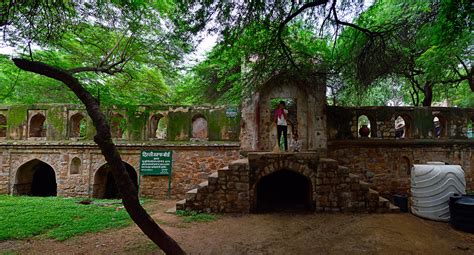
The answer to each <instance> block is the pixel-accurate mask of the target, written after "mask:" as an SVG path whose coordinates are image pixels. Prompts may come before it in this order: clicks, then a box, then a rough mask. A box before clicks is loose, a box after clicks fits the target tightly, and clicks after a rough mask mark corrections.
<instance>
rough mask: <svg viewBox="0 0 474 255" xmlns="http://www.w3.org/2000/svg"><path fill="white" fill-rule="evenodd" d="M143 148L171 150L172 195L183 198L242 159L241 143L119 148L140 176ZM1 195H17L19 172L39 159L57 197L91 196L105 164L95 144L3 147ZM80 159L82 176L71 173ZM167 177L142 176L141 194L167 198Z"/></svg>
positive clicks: (0, 180) (126, 160)
mask: <svg viewBox="0 0 474 255" xmlns="http://www.w3.org/2000/svg"><path fill="white" fill-rule="evenodd" d="M142 149H157V150H172V151H173V175H172V196H173V197H177V198H180V197H183V195H184V193H185V191H187V190H189V189H192V188H194V187H196V186H197V184H199V183H200V182H202V181H203V180H206V179H207V176H208V175H209V174H210V173H212V172H213V171H217V169H219V168H222V167H224V166H226V165H227V164H228V163H229V162H231V161H232V160H235V159H237V158H238V157H239V155H238V144H221V145H194V146H187V145H186V146H176V145H161V146H156V145H153V146H150V145H149V146H136V145H128V146H119V150H120V151H121V154H122V158H123V160H124V162H126V163H127V164H129V165H130V166H132V167H133V169H134V170H135V171H136V173H137V175H138V174H139V173H138V171H139V164H140V162H139V159H140V151H141V150H142ZM0 151H2V153H1V154H0V166H1V171H0V193H2V194H14V193H15V191H14V185H15V183H16V177H17V171H18V169H20V167H21V166H22V165H25V164H26V163H28V162H30V161H31V160H35V159H37V160H40V161H42V162H45V163H47V164H48V165H50V166H51V167H52V168H53V169H54V171H55V174H56V181H57V185H58V188H57V189H58V196H82V197H92V195H93V187H94V177H95V174H96V172H97V170H98V169H99V168H100V167H101V166H103V165H104V164H105V163H106V162H105V160H104V158H103V156H102V154H101V153H100V151H99V150H98V149H97V147H96V146H95V145H93V144H88V145H84V144H80V145H71V144H69V145H64V144H63V145H61V144H35V145H31V144H28V145H18V144H17V145H15V146H5V145H0ZM76 157H77V158H79V159H80V160H81V167H80V169H79V173H77V174H71V173H70V166H71V161H72V159H73V158H76ZM167 190H168V177H167V176H142V177H141V180H140V192H141V195H142V196H145V197H155V198H158V197H159V198H163V197H165V196H166V195H167Z"/></svg>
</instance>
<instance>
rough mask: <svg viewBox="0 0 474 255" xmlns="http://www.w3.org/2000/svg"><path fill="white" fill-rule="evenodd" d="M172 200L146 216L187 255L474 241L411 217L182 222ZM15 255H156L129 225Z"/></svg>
mask: <svg viewBox="0 0 474 255" xmlns="http://www.w3.org/2000/svg"><path fill="white" fill-rule="evenodd" d="M172 205H173V201H163V202H160V203H158V202H151V203H149V204H148V206H147V207H148V210H150V211H152V212H155V213H154V214H153V217H154V218H155V219H156V220H157V221H158V222H160V223H161V224H162V225H163V227H164V229H165V230H166V231H167V232H168V233H169V234H170V235H172V236H173V237H174V238H176V240H177V241H178V242H179V243H180V244H181V245H182V246H183V248H184V249H185V250H186V251H187V252H188V253H189V254H473V253H474V235H471V234H467V233H462V232H459V231H456V230H453V229H452V228H451V227H450V226H449V225H448V224H446V223H439V222H433V221H428V220H423V219H420V218H417V217H415V216H413V215H410V214H306V215H305V214H300V215H294V214H265V215H224V216H220V217H219V219H218V220H217V221H214V222H209V223H183V222H182V219H181V218H179V217H176V216H175V215H171V214H166V213H165V211H166V209H167V208H169V207H171V206H172ZM0 250H2V251H11V252H18V253H21V254H161V252H160V251H159V250H157V249H156V248H155V247H154V245H153V244H152V243H151V242H150V241H148V239H147V238H146V237H145V236H144V235H143V234H142V233H141V232H140V230H139V229H138V228H137V227H135V226H130V227H127V228H124V229H119V230H111V231H108V232H101V233H97V234H87V235H84V236H79V237H75V238H72V239H69V240H67V241H64V242H58V241H53V240H48V239H41V238H33V239H30V240H26V241H25V240H23V241H6V242H0Z"/></svg>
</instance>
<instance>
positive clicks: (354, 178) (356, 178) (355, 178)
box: [349, 173, 360, 182]
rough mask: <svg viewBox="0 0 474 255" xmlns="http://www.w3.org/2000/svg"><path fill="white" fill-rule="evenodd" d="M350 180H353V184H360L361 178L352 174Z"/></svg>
mask: <svg viewBox="0 0 474 255" xmlns="http://www.w3.org/2000/svg"><path fill="white" fill-rule="evenodd" d="M349 178H351V180H352V181H353V182H359V181H360V178H359V176H358V175H357V174H351V173H349Z"/></svg>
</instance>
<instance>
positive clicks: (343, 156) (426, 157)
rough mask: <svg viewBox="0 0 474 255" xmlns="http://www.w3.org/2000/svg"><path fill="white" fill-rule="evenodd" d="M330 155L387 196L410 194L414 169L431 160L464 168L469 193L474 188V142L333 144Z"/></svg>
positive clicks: (359, 142)
mask: <svg viewBox="0 0 474 255" xmlns="http://www.w3.org/2000/svg"><path fill="white" fill-rule="evenodd" d="M328 154H329V155H328V156H329V157H330V158H334V159H336V160H338V161H339V163H340V164H341V165H343V166H346V167H348V168H349V169H350V172H351V173H353V174H357V175H359V176H360V177H361V179H362V180H364V181H366V182H368V183H369V184H370V186H371V187H372V188H374V189H375V190H377V191H378V192H380V193H381V194H382V195H384V196H386V197H390V195H391V194H394V193H401V194H408V192H409V188H410V169H411V166H412V165H413V164H422V163H426V162H428V161H443V162H447V163H449V164H457V165H461V166H462V168H463V170H464V172H465V174H466V183H467V190H473V189H474V183H473V178H472V174H473V173H474V142H472V141H469V140H464V141H454V140H451V141H436V140H431V141H430V140H391V141H387V140H385V141H384V140H373V139H366V140H362V139H358V140H352V141H351V140H346V141H331V142H330V143H329V150H328Z"/></svg>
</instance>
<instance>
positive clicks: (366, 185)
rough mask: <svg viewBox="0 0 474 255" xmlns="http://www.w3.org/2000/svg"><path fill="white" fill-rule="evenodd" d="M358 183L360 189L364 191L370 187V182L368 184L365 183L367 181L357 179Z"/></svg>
mask: <svg viewBox="0 0 474 255" xmlns="http://www.w3.org/2000/svg"><path fill="white" fill-rule="evenodd" d="M359 184H360V189H361V190H362V191H365V192H367V191H369V188H370V184H369V183H367V182H365V181H359Z"/></svg>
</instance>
